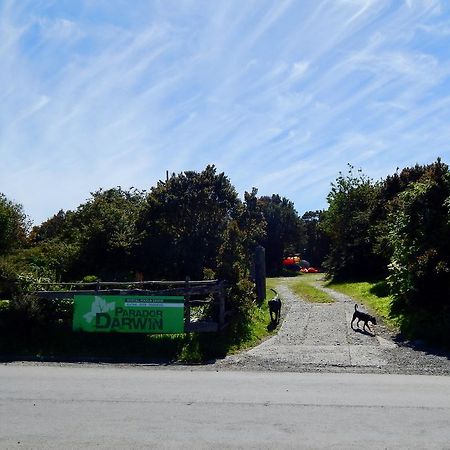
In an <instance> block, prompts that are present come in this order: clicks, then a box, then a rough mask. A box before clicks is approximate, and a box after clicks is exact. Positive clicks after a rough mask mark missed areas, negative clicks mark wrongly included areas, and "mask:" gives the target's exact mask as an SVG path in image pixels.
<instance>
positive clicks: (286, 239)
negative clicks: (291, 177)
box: [259, 194, 305, 274]
mask: <svg viewBox="0 0 450 450" xmlns="http://www.w3.org/2000/svg"><path fill="white" fill-rule="evenodd" d="M259 205H260V208H261V210H262V212H263V214H264V219H265V221H266V224H267V228H266V238H265V240H264V241H263V242H262V245H263V246H264V247H265V249H266V269H267V272H268V273H269V274H277V273H280V272H281V269H282V262H283V257H284V256H285V254H286V253H299V252H300V250H301V249H302V248H303V245H304V243H305V241H304V239H305V232H304V227H303V223H302V221H301V219H300V217H299V216H298V214H297V211H296V210H295V208H294V203H293V202H291V201H290V200H288V199H287V198H285V197H280V196H279V195H277V194H274V195H272V197H266V196H265V197H261V198H260V199H259Z"/></svg>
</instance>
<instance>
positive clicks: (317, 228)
mask: <svg viewBox="0 0 450 450" xmlns="http://www.w3.org/2000/svg"><path fill="white" fill-rule="evenodd" d="M324 215H325V212H324V211H307V212H305V214H303V216H302V222H303V225H304V229H305V241H306V242H305V247H304V250H303V251H302V253H301V257H302V259H306V260H307V261H308V262H310V263H311V264H312V265H313V266H314V267H321V266H322V263H323V261H324V260H325V258H326V256H327V254H328V252H329V248H330V240H329V238H328V235H327V234H326V233H325V232H324V231H323V227H322V222H323V218H324Z"/></svg>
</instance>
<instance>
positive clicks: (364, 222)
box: [323, 165, 383, 279]
mask: <svg viewBox="0 0 450 450" xmlns="http://www.w3.org/2000/svg"><path fill="white" fill-rule="evenodd" d="M353 170H354V168H353V166H351V165H349V170H348V174H347V175H345V176H344V175H343V174H342V173H340V174H339V177H338V178H337V179H336V182H334V183H332V188H331V192H330V193H329V194H328V196H327V201H328V205H329V207H328V210H327V211H326V212H325V213H324V220H323V230H324V231H325V233H326V234H327V235H328V237H329V239H330V252H329V254H328V257H327V259H326V261H325V264H324V266H325V267H326V268H327V270H328V272H329V273H330V275H332V276H333V277H334V278H347V279H350V278H374V277H377V276H380V274H381V273H382V272H383V261H382V259H381V258H380V257H379V256H378V255H377V254H376V253H375V252H374V244H375V241H374V237H373V235H372V226H373V222H374V211H375V208H376V205H377V202H378V198H379V189H380V187H379V183H374V182H373V181H372V180H371V179H370V178H368V177H367V176H365V175H364V174H362V172H361V171H360V170H359V171H358V175H355V174H354V172H353Z"/></svg>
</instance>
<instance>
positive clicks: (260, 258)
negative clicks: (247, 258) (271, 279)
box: [254, 245, 266, 303]
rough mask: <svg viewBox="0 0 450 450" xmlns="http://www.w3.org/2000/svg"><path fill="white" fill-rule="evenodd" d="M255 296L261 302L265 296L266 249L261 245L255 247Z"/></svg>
mask: <svg viewBox="0 0 450 450" xmlns="http://www.w3.org/2000/svg"><path fill="white" fill-rule="evenodd" d="M254 262H255V285H256V298H257V300H258V302H259V303H261V302H262V301H263V300H265V298H266V250H265V248H264V247H262V246H261V245H258V246H257V247H256V249H255V255H254Z"/></svg>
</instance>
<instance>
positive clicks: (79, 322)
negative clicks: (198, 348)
mask: <svg viewBox="0 0 450 450" xmlns="http://www.w3.org/2000/svg"><path fill="white" fill-rule="evenodd" d="M73 330H74V331H88V332H100V333H111V332H120V333H148V334H149V333H183V332H184V297H180V296H177V297H175V296H174V297H169V296H148V295H142V296H137V295H75V296H74V311H73Z"/></svg>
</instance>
